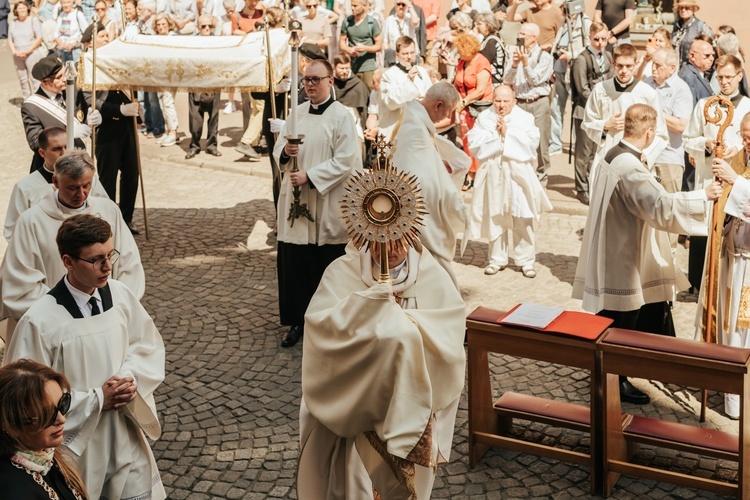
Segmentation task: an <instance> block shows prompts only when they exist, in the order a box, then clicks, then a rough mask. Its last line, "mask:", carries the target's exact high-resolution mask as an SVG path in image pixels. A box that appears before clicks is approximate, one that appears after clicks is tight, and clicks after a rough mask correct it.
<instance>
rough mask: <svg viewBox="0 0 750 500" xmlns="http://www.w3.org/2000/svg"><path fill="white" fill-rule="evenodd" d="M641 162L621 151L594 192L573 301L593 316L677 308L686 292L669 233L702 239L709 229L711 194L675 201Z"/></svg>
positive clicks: (618, 148)
mask: <svg viewBox="0 0 750 500" xmlns="http://www.w3.org/2000/svg"><path fill="white" fill-rule="evenodd" d="M640 154H641V152H640V151H637V150H634V149H629V148H628V147H627V146H625V145H624V143H622V142H621V143H620V144H618V145H616V146H615V148H613V149H612V150H611V151H610V153H609V154H608V155H607V159H608V160H609V162H608V161H605V162H604V163H602V165H601V171H600V175H598V176H597V177H596V180H595V183H594V185H593V189H592V191H591V205H590V208H589V213H588V217H587V219H586V228H585V229H584V232H583V242H582V244H581V254H580V257H579V258H578V265H577V267H576V274H575V280H574V282H573V298H575V299H581V300H583V305H582V306H583V309H584V310H586V311H588V312H592V313H598V312H599V311H601V310H602V309H608V310H612V311H633V310H636V309H639V308H640V307H641V306H642V305H644V304H650V303H653V302H662V301H670V300H674V299H675V295H676V293H677V291H679V289H678V283H677V273H676V271H675V265H674V259H673V257H672V251H671V247H670V244H669V238H668V236H667V234H666V233H677V234H694V232H695V231H696V230H700V228H701V226H703V225H704V224H705V223H704V219H705V213H706V212H705V203H706V194H705V192H704V191H703V190H700V191H692V192H689V193H684V192H681V193H673V194H670V193H667V192H666V191H665V190H664V188H663V187H662V186H661V184H659V183H658V182H657V181H656V179H655V178H654V175H653V174H652V173H651V172H649V171H648V170H647V169H646V167H645V166H644V165H643V164H642V163H641V162H640V160H639V159H638V158H639V156H640Z"/></svg>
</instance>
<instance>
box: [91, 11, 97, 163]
mask: <svg viewBox="0 0 750 500" xmlns="http://www.w3.org/2000/svg"><path fill="white" fill-rule="evenodd" d="M93 26H94V28H93V30H94V31H93V32H92V33H91V62H92V64H91V110H92V111H96V36H97V35H98V33H99V16H98V15H96V14H94V19H93ZM91 161H92V162H93V163H94V169H96V127H91Z"/></svg>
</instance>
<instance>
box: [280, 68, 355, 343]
mask: <svg viewBox="0 0 750 500" xmlns="http://www.w3.org/2000/svg"><path fill="white" fill-rule="evenodd" d="M304 75H305V76H304V77H303V78H302V82H303V84H304V86H305V92H307V96H308V97H309V98H310V100H309V101H308V102H306V103H303V104H301V105H299V108H298V123H296V129H297V133H298V134H302V135H304V143H303V144H301V145H296V144H292V143H290V142H288V141H287V139H286V136H288V135H289V134H290V123H289V121H287V122H286V123H285V124H284V126H283V127H282V128H281V132H280V133H279V139H278V142H277V143H276V146H275V147H274V151H273V155H274V157H275V158H276V160H277V161H278V164H279V167H280V168H281V172H282V175H283V178H282V181H281V193H280V195H279V203H278V211H277V214H276V220H277V229H278V234H277V240H278V255H277V271H278V281H279V315H280V319H281V324H282V325H284V326H287V327H290V329H289V332H288V333H287V334H286V335H285V336H284V338H283V339H282V341H281V346H282V347H291V346H293V345H295V344H297V342H299V340H300V339H301V338H302V336H303V333H304V316H305V310H306V309H307V305H308V304H309V303H310V298H311V297H312V295H313V293H314V292H315V289H316V288H317V287H318V283H319V282H320V278H321V276H322V275H323V271H325V269H326V267H328V264H330V263H331V262H333V261H334V260H335V259H337V258H338V257H340V256H342V255H344V247H345V246H346V243H347V241H348V239H347V236H346V228H345V227H344V223H343V221H342V219H341V209H340V202H341V200H342V199H343V197H344V194H345V192H346V181H347V180H348V179H349V177H350V176H351V174H352V173H354V171H355V170H360V169H361V168H362V158H361V148H360V147H359V141H358V139H357V129H356V127H355V125H354V118H353V117H352V114H351V112H350V111H349V110H348V109H346V107H345V106H344V105H343V104H341V103H340V102H338V101H336V100H334V99H333V97H331V85H333V68H332V67H331V65H330V63H329V62H328V61H325V60H320V61H312V62H310V63H309V64H308V65H307V67H306V68H305V73H304ZM294 157H297V164H298V167H299V171H297V172H293V171H291V169H292V164H293V158H294ZM295 188H298V189H299V202H300V203H301V204H304V205H305V206H306V207H307V209H308V210H309V215H310V217H309V218H307V217H305V216H300V217H299V218H294V217H292V216H291V213H290V206H291V204H292V200H293V199H294V194H293V191H294V189H295Z"/></svg>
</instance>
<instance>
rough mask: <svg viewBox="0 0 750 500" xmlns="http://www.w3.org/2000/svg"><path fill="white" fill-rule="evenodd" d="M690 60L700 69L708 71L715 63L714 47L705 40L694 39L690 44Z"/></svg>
mask: <svg viewBox="0 0 750 500" xmlns="http://www.w3.org/2000/svg"><path fill="white" fill-rule="evenodd" d="M688 60H689V61H690V62H691V63H692V64H693V66H695V67H696V68H698V70H699V71H708V70H709V69H711V67H712V66H713V64H714V48H713V47H712V46H711V44H710V43H708V42H706V41H704V40H697V39H696V40H694V41H693V43H692V44H691V45H690V53H689V54H688Z"/></svg>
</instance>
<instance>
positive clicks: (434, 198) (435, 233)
mask: <svg viewBox="0 0 750 500" xmlns="http://www.w3.org/2000/svg"><path fill="white" fill-rule="evenodd" d="M460 100H461V96H460V95H459V94H458V91H457V90H456V88H455V87H454V86H453V85H451V84H449V83H448V82H438V83H436V84H435V85H433V86H432V87H430V89H429V90H428V91H427V93H426V95H425V97H424V99H422V100H421V101H411V102H409V103H408V104H406V106H405V107H404V110H403V115H402V116H403V119H402V120H401V124H400V125H399V127H398V131H397V132H396V133H395V134H394V138H395V139H396V140H395V142H396V149H395V152H394V154H393V165H394V166H395V167H396V168H398V169H399V170H403V171H406V172H410V173H412V174H414V175H416V176H417V178H418V179H419V184H420V187H421V189H422V195H423V196H424V197H425V205H426V207H427V212H428V215H427V216H425V220H426V221H427V222H426V223H425V227H424V228H422V229H421V231H422V233H421V235H420V238H421V240H422V243H423V244H424V246H426V247H427V249H428V250H429V251H430V253H431V254H432V256H433V257H435V260H437V261H438V263H439V264H440V265H441V266H443V269H445V270H446V271H448V274H449V275H450V277H451V279H452V280H453V283H454V284H455V285H456V288H458V280H457V279H456V275H455V273H454V272H453V268H452V267H451V261H453V255H454V254H455V253H456V235H457V233H458V232H460V231H464V230H465V228H466V223H467V221H468V213H467V212H468V211H467V209H466V206H465V205H464V201H463V197H462V196H461V193H460V191H459V190H458V188H457V187H456V184H455V183H454V181H453V179H452V178H451V175H450V174H449V173H448V170H447V169H446V167H445V165H444V163H443V158H442V157H441V156H440V152H439V150H438V147H437V146H436V139H435V137H436V136H437V132H436V130H435V123H438V122H440V121H442V120H445V119H446V118H448V117H450V116H451V115H452V114H453V112H454V111H455V110H456V107H457V106H458V104H459V102H460Z"/></svg>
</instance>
